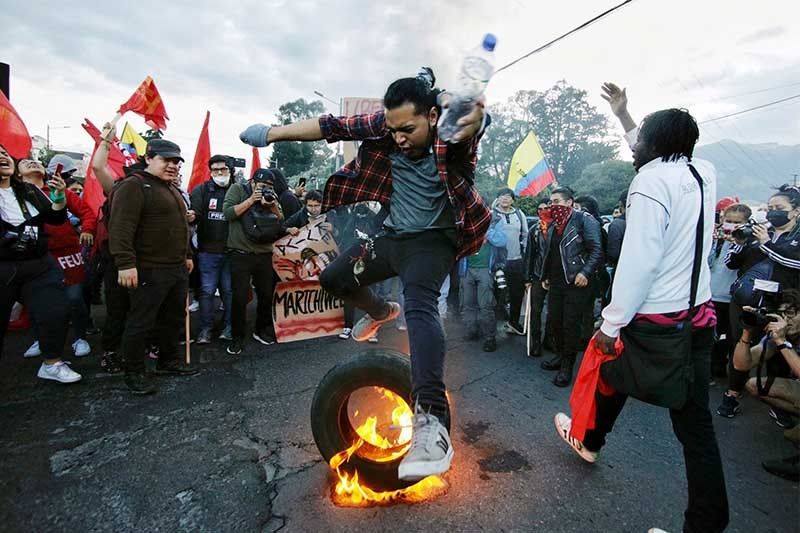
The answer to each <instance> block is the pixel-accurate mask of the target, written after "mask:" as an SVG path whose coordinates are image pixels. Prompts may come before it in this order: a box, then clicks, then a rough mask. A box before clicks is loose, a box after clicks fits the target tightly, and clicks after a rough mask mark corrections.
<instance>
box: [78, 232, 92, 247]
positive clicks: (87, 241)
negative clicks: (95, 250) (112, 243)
mask: <svg viewBox="0 0 800 533" xmlns="http://www.w3.org/2000/svg"><path fill="white" fill-rule="evenodd" d="M80 241H81V244H82V245H84V246H91V245H92V244H94V235H92V234H91V233H86V232H85V231H84V232H82V233H81V236H80Z"/></svg>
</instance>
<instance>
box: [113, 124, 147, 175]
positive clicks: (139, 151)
mask: <svg viewBox="0 0 800 533" xmlns="http://www.w3.org/2000/svg"><path fill="white" fill-rule="evenodd" d="M119 147H120V150H122V155H124V156H125V166H130V165H131V164H133V163H135V162H136V160H137V159H138V158H139V157H141V156H143V155H144V153H145V151H147V141H145V140H144V138H143V137H142V136H141V135H139V134H138V133H136V131H135V130H134V129H133V128H132V127H131V125H130V124H128V123H127V122H126V123H125V127H124V128H123V129H122V136H121V137H120V139H119Z"/></svg>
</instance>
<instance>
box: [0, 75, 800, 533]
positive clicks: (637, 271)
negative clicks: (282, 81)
mask: <svg viewBox="0 0 800 533" xmlns="http://www.w3.org/2000/svg"><path fill="white" fill-rule="evenodd" d="M428 74H430V73H428ZM604 91H605V94H604V96H605V98H606V99H607V100H608V101H609V102H610V104H611V108H612V111H613V112H614V114H615V115H616V116H617V117H618V118H619V119H620V122H621V124H622V126H623V128H624V129H625V131H626V132H627V133H626V139H627V140H628V142H629V144H630V145H631V147H632V149H633V151H634V166H635V167H636V169H637V171H638V172H639V174H638V176H637V178H636V180H634V184H633V185H632V186H631V188H630V190H629V191H622V190H620V191H619V192H620V196H619V203H618V205H617V206H616V208H615V212H614V215H615V216H614V219H613V221H611V223H610V224H605V223H604V220H603V219H602V218H601V216H600V213H599V208H598V202H597V200H596V199H595V198H594V197H593V196H591V195H590V194H584V193H580V191H578V193H576V191H573V190H571V189H570V188H568V187H556V188H555V189H553V190H552V191H551V192H550V194H549V198H548V199H547V200H546V201H543V202H542V203H540V204H539V205H538V209H537V212H536V213H524V212H523V211H522V210H520V209H519V208H518V207H516V206H515V202H516V200H517V198H516V197H515V194H514V191H512V190H511V189H502V190H500V191H499V192H498V194H497V195H496V198H494V199H493V202H491V206H489V205H487V203H489V202H485V201H484V199H482V198H481V197H480V195H478V193H477V191H476V189H475V188H474V186H473V185H472V183H473V182H474V171H475V157H476V154H477V146H478V142H479V139H480V137H481V135H482V134H483V131H484V130H485V128H486V127H487V126H489V125H490V123H491V118H490V117H489V115H488V114H486V113H484V111H483V105H482V102H479V103H478V105H476V106H475V108H474V110H473V111H472V112H471V113H470V114H469V115H467V116H466V117H464V118H463V119H462V121H461V122H460V123H459V124H460V126H461V128H462V130H461V133H460V134H459V136H457V141H458V142H456V143H453V144H449V143H445V142H444V141H441V140H440V139H439V138H438V137H437V136H436V134H435V131H436V130H435V127H436V124H437V121H438V118H439V113H440V110H441V108H442V106H444V107H446V106H447V103H448V96H449V95H447V94H446V93H444V92H442V91H439V90H438V89H435V88H434V80H433V79H432V75H421V76H417V77H412V78H403V79H400V80H397V81H396V82H394V83H393V84H391V85H390V86H389V88H388V89H387V92H386V95H385V97H384V105H385V108H386V111H385V112H381V113H377V114H373V115H363V116H358V117H333V116H324V117H321V118H319V119H311V120H306V121H301V122H298V123H295V124H287V125H283V126H275V127H268V126H265V125H262V124H255V125H253V126H250V127H249V128H247V129H246V130H245V131H244V132H243V133H242V135H241V140H242V141H243V142H245V143H247V144H250V145H253V146H266V145H268V144H270V143H274V142H281V141H293V140H300V141H313V140H322V139H325V140H327V141H329V142H335V141H338V140H349V139H356V140H363V142H362V145H361V148H360V150H359V155H358V156H357V158H356V160H355V161H354V162H351V163H350V164H348V165H346V166H345V167H343V169H341V170H340V171H338V172H336V173H335V174H334V175H333V176H331V178H330V179H329V181H328V184H327V185H326V189H325V192H324V193H323V192H322V191H316V190H311V191H306V190H305V188H304V186H303V184H301V183H297V184H295V186H294V187H292V186H290V184H289V183H288V182H287V179H286V178H285V177H284V176H283V174H282V173H281V171H280V170H279V169H277V168H261V169H257V170H256V171H255V172H254V173H253V174H252V177H251V178H250V179H247V180H237V179H235V167H234V158H233V157H230V156H227V155H215V156H213V157H211V158H210V159H209V160H208V167H209V171H210V179H209V180H208V181H206V182H205V183H203V184H201V185H199V186H197V187H196V188H195V189H194V190H193V191H192V192H191V194H187V193H186V192H184V191H183V190H182V189H181V187H180V185H181V164H182V163H183V157H182V156H181V151H180V147H179V146H178V145H176V144H175V143H173V142H170V141H168V140H164V139H153V140H151V141H149V143H148V144H147V150H146V153H145V154H142V157H141V158H140V160H139V162H138V163H137V164H135V165H133V166H131V167H128V168H127V169H126V172H125V175H124V176H114V175H111V174H110V173H109V167H108V166H107V158H108V154H109V150H108V148H109V146H110V145H111V143H112V142H113V140H114V138H115V134H116V132H115V128H114V127H113V126H112V125H111V124H107V125H106V126H105V127H104V129H103V131H102V134H101V135H102V140H101V142H100V144H99V146H98V149H97V150H96V152H95V156H94V158H93V160H92V161H91V166H92V169H93V171H94V174H95V176H96V177H97V179H98V181H99V182H100V184H101V185H102V187H103V190H104V191H105V193H106V196H107V200H106V203H105V204H104V206H103V207H102V209H101V210H100V212H99V213H94V212H93V211H92V210H91V209H90V208H88V207H87V205H86V204H85V203H84V202H83V201H82V200H81V197H80V193H81V182H80V180H78V179H76V178H75V171H76V166H75V163H74V161H71V160H69V158H68V157H66V156H57V157H54V158H53V159H52V160H51V161H50V162H49V165H48V166H47V167H45V166H44V165H42V164H41V163H39V162H38V161H35V160H31V159H25V160H20V161H17V160H15V159H13V158H12V157H11V156H10V155H9V154H8V153H7V152H6V150H5V149H4V148H2V147H0V214H2V224H3V227H4V235H3V237H2V240H0V280H2V283H0V291H2V292H0V297H1V300H0V321H2V326H1V327H2V332H3V336H4V335H5V331H6V328H7V325H8V324H7V323H8V320H7V319H8V316H9V315H10V313H11V308H12V306H13V305H14V304H15V302H23V303H24V305H25V307H26V310H27V313H28V315H29V317H30V321H31V324H32V327H31V332H32V334H33V338H32V339H31V341H32V345H31V346H30V348H29V349H28V350H27V351H26V352H25V354H24V355H25V357H37V356H41V357H42V358H43V362H42V365H41V366H40V368H39V372H38V377H40V378H42V379H49V380H55V381H59V382H62V383H74V382H76V381H79V380H80V379H81V376H80V375H79V374H78V373H77V372H75V371H74V370H72V369H71V368H70V367H69V365H68V364H67V363H66V362H65V361H64V360H63V359H62V351H63V348H64V346H65V343H66V339H67V338H68V336H69V332H68V328H69V327H71V328H72V334H71V336H69V338H70V344H71V348H72V352H73V355H74V356H75V357H84V356H87V355H89V354H90V352H91V348H90V345H89V343H88V342H87V338H88V337H89V336H90V335H93V334H97V333H99V332H100V330H98V329H97V328H96V327H95V325H94V321H93V320H92V317H91V313H90V310H91V307H92V304H94V303H97V302H98V297H99V295H100V294H102V301H103V303H104V305H105V313H104V314H105V320H104V323H103V328H102V337H101V340H100V345H101V351H100V353H98V360H99V365H100V366H101V367H102V368H103V369H104V370H105V371H107V372H109V373H113V374H118V373H122V374H124V380H125V384H126V385H127V387H128V388H129V389H130V391H131V392H132V393H134V394H137V395H143V394H151V393H154V392H156V390H157V387H156V382H155V381H154V379H153V374H167V375H175V376H190V375H192V374H195V373H196V372H197V370H196V368H195V367H193V366H191V365H187V364H186V363H185V362H184V361H183V358H182V354H181V348H180V343H181V342H185V339H186V338H187V337H186V334H187V332H186V331H185V327H186V326H185V324H186V321H185V320H186V316H187V313H188V312H189V311H188V306H187V301H188V295H189V293H190V292H191V293H193V295H194V299H195V300H196V301H197V302H198V303H199V311H198V314H197V315H196V320H197V327H196V328H194V329H195V331H196V335H195V336H194V338H193V339H191V340H190V341H189V342H194V343H196V344H197V345H208V344H211V343H214V342H224V343H225V344H224V348H225V351H226V352H227V353H228V354H230V355H231V356H236V355H239V354H242V353H243V352H244V351H245V349H246V347H247V340H248V339H252V340H253V341H255V342H257V343H259V344H261V345H265V346H269V345H272V344H274V343H275V342H276V339H275V328H274V324H273V314H272V299H273V291H274V288H275V282H276V274H275V272H274V271H273V268H272V251H273V243H274V242H275V241H276V240H278V239H280V238H281V237H283V236H285V235H296V234H297V232H298V231H299V228H301V227H303V226H305V225H307V224H309V223H310V222H315V223H320V224H323V227H324V229H325V230H326V231H328V232H330V233H332V234H333V235H334V237H335V239H336V241H337V243H338V245H339V248H340V250H341V254H340V255H339V257H338V258H336V259H335V260H334V261H333V262H331V263H330V264H329V265H327V267H326V268H325V269H324V270H323V271H322V272H321V273H320V276H319V278H320V283H321V284H322V286H323V288H325V289H326V290H327V291H329V292H330V293H332V294H333V295H335V296H337V297H341V298H342V299H344V300H345V304H346V306H345V327H344V329H343V330H342V331H341V332H340V333H339V338H340V339H343V340H346V339H351V338H352V339H354V340H356V341H370V342H378V332H379V329H380V328H381V326H382V325H383V324H385V323H387V322H390V321H393V320H395V319H397V321H398V322H397V326H398V328H399V329H401V330H407V331H408V335H409V341H410V351H411V358H412V372H413V376H412V381H413V398H412V400H413V403H414V406H415V418H414V442H413V443H412V446H411V449H410V451H409V452H408V454H407V456H406V458H404V460H403V462H402V463H401V467H400V477H401V478H403V479H417V478H421V477H424V476H426V475H428V474H430V473H439V472H442V471H446V470H447V468H449V464H450V461H451V460H452V455H453V450H452V443H451V441H450V437H449V424H450V421H449V405H448V400H447V397H446V394H445V390H446V388H445V385H444V378H443V359H444V353H445V337H446V335H445V326H446V324H447V322H448V321H452V320H455V319H457V318H460V320H461V322H462V323H463V326H464V327H465V329H466V332H467V337H466V339H467V341H480V342H482V349H483V350H484V351H486V352H494V351H495V350H497V348H498V334H497V332H498V323H501V324H502V326H501V329H502V331H503V332H504V333H505V334H506V335H507V336H508V338H512V339H513V338H514V336H521V335H526V331H528V330H529V332H530V337H531V342H530V346H529V348H524V347H523V344H522V343H519V345H518V344H513V346H514V349H520V350H523V349H524V350H526V351H529V353H528V355H530V356H532V357H541V356H542V355H543V353H544V349H547V350H548V351H550V352H551V353H552V354H553V355H552V357H549V358H547V359H544V360H542V361H541V364H540V366H541V368H542V369H543V370H545V371H552V372H554V373H555V374H554V378H553V384H554V385H555V386H558V387H567V386H569V385H570V384H571V383H572V381H573V375H574V374H575V370H576V369H575V364H576V360H577V358H578V355H579V354H580V353H581V352H583V351H584V350H585V349H586V347H587V345H588V344H589V342H590V339H592V338H593V337H594V338H595V339H596V340H597V342H598V344H599V345H600V346H602V347H603V348H604V349H605V350H606V351H608V352H609V353H611V352H613V350H614V341H615V340H616V339H617V337H618V336H619V335H620V332H621V331H624V329H625V328H626V327H627V326H628V325H629V324H630V323H635V322H640V321H643V322H649V323H654V324H660V325H662V326H663V325H664V324H667V325H669V324H677V323H680V321H682V320H686V317H690V318H691V321H692V325H693V328H694V332H695V333H693V336H692V347H693V349H692V352H693V354H692V356H693V357H694V363H693V364H694V368H695V377H696V379H695V380H694V384H693V385H692V387H693V388H692V393H691V394H692V396H691V397H692V398H693V400H692V401H691V402H690V407H686V408H683V409H680V410H677V409H672V410H671V411H670V412H671V415H672V417H673V424H674V427H675V431H676V434H678V437H679V439H680V440H681V442H682V444H683V445H684V448H685V450H686V456H687V475H688V476H689V493H690V501H689V510H688V511H687V515H686V516H687V518H686V519H687V524H689V523H692V524H694V526H693V527H694V529H687V530H692V531H695V530H696V531H701V530H702V531H719V530H721V528H724V525H725V524H726V523H727V500H726V495H725V486H724V479H723V476H722V465H721V462H720V458H719V451H718V449H717V444H716V439H715V436H714V432H713V426H712V425H711V419H710V410H709V408H708V387H709V386H711V385H713V384H714V383H715V378H720V377H724V376H727V377H728V388H727V390H726V391H725V392H724V393H721V395H720V396H721V404H720V405H719V407H718V408H717V409H716V412H717V413H718V414H719V415H721V416H723V417H728V418H732V417H734V416H736V415H737V414H738V413H739V412H741V409H742V405H743V403H744V398H743V396H744V393H745V391H747V392H748V393H749V394H751V395H752V396H755V397H757V398H759V399H760V400H762V401H764V402H766V403H767V404H769V405H770V406H771V410H770V415H771V416H773V418H775V420H776V423H777V424H778V425H780V426H781V427H782V428H784V429H785V430H786V431H785V436H786V438H788V439H790V440H791V441H792V442H794V443H798V442H800V433H798V431H799V427H798V425H797V415H798V414H800V384H799V383H798V381H797V378H798V377H800V357H798V354H797V351H796V350H795V348H794V346H795V345H796V344H797V345H800V283H799V280H800V224H798V223H797V220H798V216H800V190H798V189H797V188H795V187H790V186H783V187H781V188H780V189H779V190H778V191H777V192H776V193H775V194H774V195H773V196H772V197H771V198H770V199H769V201H768V204H767V210H766V212H765V213H758V212H755V213H754V212H753V211H752V209H751V208H750V207H748V206H747V205H744V204H742V203H740V202H739V201H738V200H737V199H733V198H730V199H723V200H721V201H719V202H718V203H716V206H715V207H716V209H707V210H705V211H704V209H705V206H706V205H708V206H709V207H711V206H714V202H716V198H715V196H716V179H715V171H714V169H713V166H711V165H710V164H708V163H705V162H702V161H693V160H692V149H693V147H694V144H695V143H696V141H697V125H696V123H695V122H694V119H693V118H692V117H691V116H690V115H689V114H688V113H687V112H685V111H682V110H666V111H662V112H658V113H654V114H653V115H650V116H648V117H647V118H645V120H644V121H643V122H642V124H640V125H637V124H636V123H635V122H634V121H633V119H632V118H631V117H630V115H629V114H628V112H627V97H626V95H625V93H624V91H621V90H619V88H617V87H616V86H614V85H613V84H607V85H606V86H604ZM445 162H446V163H445ZM689 162H691V163H692V165H693V166H690V165H688V163H689ZM689 168H691V169H692V172H691V173H690V172H689V170H688V169H689ZM695 168H696V170H695ZM695 172H697V174H698V175H697V176H694V177H693V173H695ZM648 176H651V178H650V179H646V177H648ZM695 179H697V182H695ZM686 184H688V185H686ZM698 187H699V188H700V189H701V190H702V192H703V193H704V194H705V196H703V195H701V196H700V198H702V202H700V201H698V200H697V199H696V197H693V196H691V193H694V192H695V191H697V189H698ZM579 193H580V194H579ZM759 215H763V217H762V218H759ZM704 216H705V217H706V218H707V219H708V220H709V221H711V220H713V222H711V223H708V224H706V225H705V226H703V225H702V222H703V217H704ZM698 217H699V218H700V222H701V227H705V228H706V230H707V231H706V232H705V233H704V236H703V238H700V237H698V239H697V247H698V249H701V250H702V252H703V254H704V258H707V259H706V260H705V261H703V265H702V266H698V268H696V269H694V270H693V267H692V255H693V254H694V253H695V236H694V230H695V224H696V223H697V220H698ZM709 217H710V218H709ZM714 217H715V218H714ZM693 273H694V274H696V279H693V280H692V281H693V282H694V281H696V284H695V283H693V285H696V286H695V287H694V288H695V289H696V297H697V307H694V308H692V309H690V308H687V306H686V302H688V301H689V298H688V294H689V285H690V283H689V282H690V278H693V277H695V276H693V275H692V274H693ZM396 278H397V282H396V281H395V279H396ZM395 285H397V286H395ZM395 290H396V291H397V292H398V296H399V298H396V300H398V301H394V300H395V298H392V295H393V294H394V292H395ZM693 291H694V289H693ZM217 297H218V299H217ZM253 297H254V298H255V299H256V301H257V304H256V310H255V315H256V316H255V320H254V327H253V328H252V330H251V331H250V334H249V335H248V326H247V324H248V318H247V307H248V303H249V301H250V299H251V298H253ZM526 298H527V299H526ZM693 298H694V292H693ZM448 302H449V309H448ZM603 308H604V310H603V312H602V315H601V314H600V309H603ZM356 309H361V310H362V311H363V312H364V313H365V314H364V316H363V317H362V318H361V319H360V320H359V321H357V322H356V320H355V318H356ZM526 310H527V311H526ZM679 312H682V313H683V315H681V316H679V314H680V313H679ZM715 317H716V318H715ZM190 331H191V328H190ZM0 343H2V336H0ZM754 369H755V373H756V377H752V374H753V372H752V371H753V370H754ZM625 398H626V396H625V395H623V394H621V393H617V394H616V395H614V396H604V395H598V400H597V424H596V427H595V428H594V429H592V430H590V431H588V432H587V433H586V435H585V437H584V438H583V439H577V438H575V437H574V436H573V435H571V434H570V419H569V417H567V416H566V415H564V414H561V413H559V415H558V416H557V417H556V426H557V428H558V430H559V432H560V434H561V435H562V437H563V438H564V439H565V440H566V441H567V442H568V443H569V444H570V446H572V447H573V448H574V449H575V450H576V452H578V453H579V455H580V456H581V457H582V458H584V459H585V460H587V461H590V462H594V461H596V460H597V456H598V453H599V451H600V448H601V447H602V446H603V445H604V444H605V438H606V436H607V434H608V433H609V432H610V431H611V428H612V426H613V423H614V420H615V419H616V417H617V416H618V415H619V413H620V411H621V409H622V406H623V405H624V402H625ZM432 442H437V443H438V446H431V443H432ZM764 467H765V468H767V470H769V471H770V472H774V473H776V474H778V475H782V476H785V477H791V478H793V479H797V472H798V459H797V455H794V456H792V457H791V458H788V459H786V460H781V461H765V463H764ZM698 472H700V473H701V475H698V474H697V473H698Z"/></svg>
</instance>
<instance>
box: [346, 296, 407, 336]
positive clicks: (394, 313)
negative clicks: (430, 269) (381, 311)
mask: <svg viewBox="0 0 800 533" xmlns="http://www.w3.org/2000/svg"><path fill="white" fill-rule="evenodd" d="M391 303H392V304H393V305H392V306H391V308H392V309H391V311H389V314H388V315H387V316H386V318H384V319H382V320H374V319H373V321H372V325H371V326H370V327H368V328H366V329H365V330H364V331H362V332H360V333H359V334H356V328H357V327H358V324H360V323H361V320H363V318H362V319H361V320H359V321H358V323H357V324H356V326H355V327H354V328H353V331H352V332H351V333H350V338H352V339H353V340H354V341H356V342H364V341H366V340H369V339H370V338H371V337H375V336H377V335H378V331H380V329H381V326H383V325H384V324H386V323H387V322H391V321H392V320H395V319H397V317H399V316H400V305H399V304H397V303H395V302H391Z"/></svg>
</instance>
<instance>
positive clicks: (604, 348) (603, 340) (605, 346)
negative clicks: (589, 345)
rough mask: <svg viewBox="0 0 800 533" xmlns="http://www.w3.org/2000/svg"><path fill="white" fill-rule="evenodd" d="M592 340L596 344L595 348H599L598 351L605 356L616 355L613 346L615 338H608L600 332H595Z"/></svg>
mask: <svg viewBox="0 0 800 533" xmlns="http://www.w3.org/2000/svg"><path fill="white" fill-rule="evenodd" d="M594 340H595V343H596V344H597V347H598V348H600V351H601V352H603V353H604V354H606V355H615V354H616V353H617V350H616V348H615V347H614V345H615V344H616V342H617V339H616V338H615V337H609V336H608V335H606V334H605V333H603V332H602V331H601V330H599V329H598V330H597V333H595V334H594Z"/></svg>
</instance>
